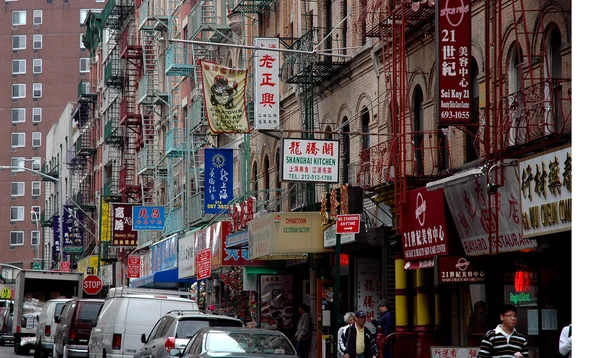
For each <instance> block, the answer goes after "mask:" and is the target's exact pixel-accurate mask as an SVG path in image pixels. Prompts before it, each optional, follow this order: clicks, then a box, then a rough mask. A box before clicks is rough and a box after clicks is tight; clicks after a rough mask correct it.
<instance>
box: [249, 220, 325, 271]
mask: <svg viewBox="0 0 600 358" xmlns="http://www.w3.org/2000/svg"><path fill="white" fill-rule="evenodd" d="M324 229H325V226H323V225H322V224H321V215H320V213H318V212H299V213H270V214H267V215H265V216H263V217H260V218H257V219H254V220H252V221H250V223H248V231H249V233H250V235H249V245H248V249H249V252H250V259H252V260H255V259H260V260H289V259H294V258H301V257H304V256H305V255H306V254H309V253H322V252H331V251H332V250H329V249H326V248H324V247H323V230H324Z"/></svg>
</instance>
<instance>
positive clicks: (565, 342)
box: [558, 325, 571, 358]
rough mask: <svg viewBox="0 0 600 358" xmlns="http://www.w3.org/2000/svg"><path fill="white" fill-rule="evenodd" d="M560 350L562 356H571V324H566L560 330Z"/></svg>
mask: <svg viewBox="0 0 600 358" xmlns="http://www.w3.org/2000/svg"><path fill="white" fill-rule="evenodd" d="M558 351H559V352H560V354H561V355H562V356H565V357H569V358H571V325H568V326H566V327H565V328H563V329H562V331H561V332H560V341H559V342H558Z"/></svg>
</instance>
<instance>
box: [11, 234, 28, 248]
mask: <svg viewBox="0 0 600 358" xmlns="http://www.w3.org/2000/svg"><path fill="white" fill-rule="evenodd" d="M24 244H25V232H24V231H11V232H10V246H23V245H24Z"/></svg>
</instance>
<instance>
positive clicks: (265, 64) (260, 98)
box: [254, 38, 279, 129]
mask: <svg viewBox="0 0 600 358" xmlns="http://www.w3.org/2000/svg"><path fill="white" fill-rule="evenodd" d="M254 47H257V48H261V49H263V48H264V49H265V50H256V52H255V53H254V72H255V74H254V128H255V129H275V128H277V127H279V52H277V51H268V49H273V48H275V49H278V48H279V39H277V38H255V39H254Z"/></svg>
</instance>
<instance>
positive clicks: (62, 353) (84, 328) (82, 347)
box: [52, 299, 104, 358]
mask: <svg viewBox="0 0 600 358" xmlns="http://www.w3.org/2000/svg"><path fill="white" fill-rule="evenodd" d="M103 303H104V300H98V299H75V300H70V301H68V302H67V303H65V307H64V308H63V310H62V312H61V314H60V317H58V318H57V319H56V323H57V324H58V325H57V326H56V333H55V335H54V351H53V354H52V356H53V357H63V358H71V357H87V355H88V341H89V339H90V333H91V332H92V323H93V322H94V320H95V319H96V317H98V312H100V308H101V307H102V304H103Z"/></svg>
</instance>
